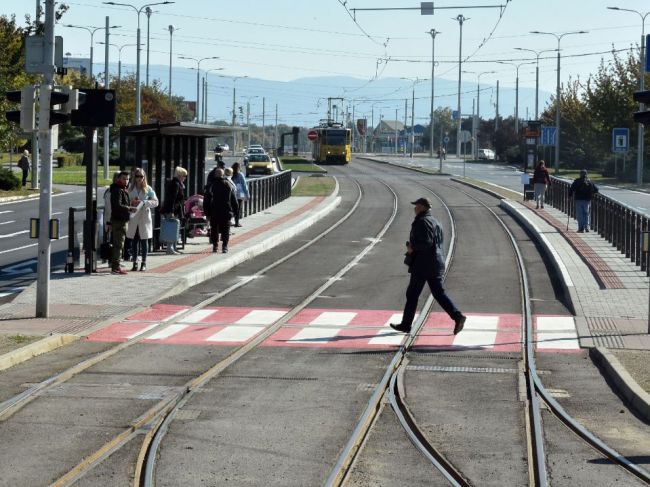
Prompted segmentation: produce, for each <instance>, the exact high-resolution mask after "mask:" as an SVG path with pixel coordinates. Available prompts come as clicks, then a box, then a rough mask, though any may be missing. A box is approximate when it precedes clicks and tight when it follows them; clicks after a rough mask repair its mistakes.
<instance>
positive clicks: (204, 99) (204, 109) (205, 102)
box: [203, 68, 223, 123]
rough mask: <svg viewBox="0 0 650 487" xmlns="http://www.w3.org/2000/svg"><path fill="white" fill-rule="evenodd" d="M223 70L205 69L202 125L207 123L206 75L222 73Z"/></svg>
mask: <svg viewBox="0 0 650 487" xmlns="http://www.w3.org/2000/svg"><path fill="white" fill-rule="evenodd" d="M222 70H223V68H212V69H206V71H205V93H204V94H203V123H208V73H211V72H212V71H222Z"/></svg>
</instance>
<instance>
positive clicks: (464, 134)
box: [460, 130, 472, 144]
mask: <svg viewBox="0 0 650 487" xmlns="http://www.w3.org/2000/svg"><path fill="white" fill-rule="evenodd" d="M470 140H472V134H471V132H470V131H469V130H461V131H460V141H461V142H462V143H463V144H464V143H466V142H469V141H470Z"/></svg>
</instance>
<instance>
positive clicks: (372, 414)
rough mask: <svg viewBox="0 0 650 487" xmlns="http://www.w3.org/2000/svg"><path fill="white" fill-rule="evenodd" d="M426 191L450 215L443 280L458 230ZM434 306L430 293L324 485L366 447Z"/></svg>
mask: <svg viewBox="0 0 650 487" xmlns="http://www.w3.org/2000/svg"><path fill="white" fill-rule="evenodd" d="M426 189H427V190H428V191H429V192H430V193H431V194H432V195H433V196H434V197H435V198H437V199H438V200H439V201H440V203H441V204H442V206H443V208H445V210H446V211H447V215H448V217H449V221H450V226H451V238H450V245H449V250H448V252H447V257H446V259H445V273H444V277H446V276H447V273H448V272H449V264H450V262H451V260H452V258H453V255H454V249H455V242H456V228H455V225H454V220H453V217H452V215H451V211H450V210H449V207H448V206H447V205H446V204H445V202H444V201H443V200H442V199H441V198H440V197H439V196H438V195H437V194H435V193H434V192H433V191H431V190H430V189H429V188H426ZM444 277H443V279H444ZM432 306H433V296H431V294H429V296H428V298H427V300H426V301H425V303H424V305H423V307H422V313H420V315H419V316H418V318H417V319H416V320H415V322H414V324H413V325H414V326H413V331H412V333H411V334H409V335H407V337H406V340H405V341H404V342H403V343H402V345H401V346H400V348H399V349H398V350H397V351H396V352H395V355H394V356H393V359H392V360H391V362H390V363H389V364H388V366H387V367H386V370H385V372H384V375H383V376H382V378H381V380H380V381H379V383H378V384H377V386H376V387H375V389H374V391H373V393H372V395H371V396H370V399H369V400H368V402H367V404H366V408H365V410H364V412H363V413H362V415H361V417H360V418H359V420H358V421H357V424H356V426H355V428H354V430H353V432H352V434H351V435H350V437H349V438H348V442H347V443H346V445H345V447H344V448H343V450H342V451H341V453H340V455H339V458H338V459H337V461H336V464H335V465H334V468H333V469H332V470H331V472H330V475H329V476H328V478H327V480H326V482H325V486H326V487H333V486H339V485H341V484H342V483H343V482H344V481H345V479H346V478H347V475H348V474H349V472H350V468H351V466H352V465H353V463H354V461H355V460H356V458H357V455H358V453H359V451H360V450H361V447H362V446H363V444H364V442H365V441H366V439H367V437H368V433H369V432H370V427H371V426H372V424H373V423H374V422H375V420H376V418H377V416H378V414H379V412H380V411H381V404H382V401H383V398H384V397H385V395H386V391H387V390H388V388H389V385H390V381H391V379H392V377H393V376H394V375H395V373H396V371H397V369H398V368H399V366H400V364H401V363H402V361H403V360H404V357H405V356H406V352H407V351H408V350H410V348H411V347H412V346H413V343H414V342H415V338H416V336H417V334H418V333H419V331H420V329H421V328H422V325H423V324H424V322H425V320H426V317H427V315H428V313H429V311H430V310H431V307H432Z"/></svg>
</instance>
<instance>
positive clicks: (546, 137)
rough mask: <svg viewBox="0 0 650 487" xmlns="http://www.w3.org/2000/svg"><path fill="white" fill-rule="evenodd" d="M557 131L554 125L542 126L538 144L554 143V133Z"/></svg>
mask: <svg viewBox="0 0 650 487" xmlns="http://www.w3.org/2000/svg"><path fill="white" fill-rule="evenodd" d="M556 133H557V128H556V127H544V126H543V127H542V136H541V137H540V141H539V145H555V134H556Z"/></svg>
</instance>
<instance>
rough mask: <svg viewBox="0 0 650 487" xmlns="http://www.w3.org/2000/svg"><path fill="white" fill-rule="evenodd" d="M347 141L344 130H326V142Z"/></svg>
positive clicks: (332, 143) (337, 143) (338, 142)
mask: <svg viewBox="0 0 650 487" xmlns="http://www.w3.org/2000/svg"><path fill="white" fill-rule="evenodd" d="M346 141H347V137H346V131H345V130H328V131H327V140H326V143H327V144H330V145H345V144H346Z"/></svg>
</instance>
